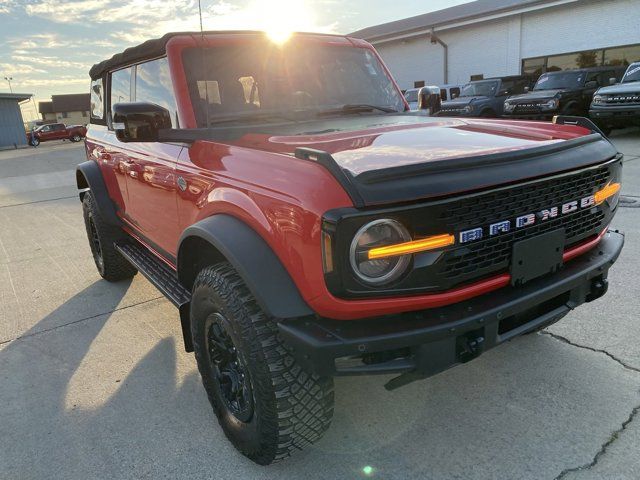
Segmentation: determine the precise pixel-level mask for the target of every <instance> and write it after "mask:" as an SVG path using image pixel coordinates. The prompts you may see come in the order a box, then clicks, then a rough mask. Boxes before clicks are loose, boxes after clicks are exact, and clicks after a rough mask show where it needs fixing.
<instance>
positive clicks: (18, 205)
mask: <svg viewBox="0 0 640 480" xmlns="http://www.w3.org/2000/svg"><path fill="white" fill-rule="evenodd" d="M77 197H78V195H69V196H68V197H58V198H47V199H46V200H34V201H33V202H23V203H12V204H11V205H0V208H11V207H21V206H23V205H33V204H34V203H46V202H55V201H58V200H67V199H69V198H77Z"/></svg>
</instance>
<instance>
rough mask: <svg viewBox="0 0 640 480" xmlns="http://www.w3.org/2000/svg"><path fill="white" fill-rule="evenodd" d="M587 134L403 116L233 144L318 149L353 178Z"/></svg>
mask: <svg viewBox="0 0 640 480" xmlns="http://www.w3.org/2000/svg"><path fill="white" fill-rule="evenodd" d="M407 119H409V121H410V122H411V123H407ZM588 133H590V132H589V131H588V130H586V129H584V128H581V127H573V126H559V125H553V124H551V123H541V122H514V121H505V120H484V119H482V120H480V119H478V120H458V119H443V118H429V117H407V116H403V121H402V122H398V123H395V124H391V125H384V126H379V125H378V126H373V127H372V128H366V129H362V128H359V129H357V130H345V131H340V132H336V133H327V134H319V135H318V134H312V135H305V134H303V135H295V136H279V135H262V134H259V135H258V134H249V135H246V136H244V137H242V138H241V139H239V140H237V141H235V142H233V143H234V144H236V145H238V146H243V147H248V148H253V149H260V150H265V151H270V152H277V153H285V154H292V153H293V152H294V151H295V149H296V148H297V147H309V148H314V149H318V150H323V151H325V152H328V153H331V154H332V156H333V158H334V159H335V160H336V162H337V163H338V164H339V165H340V166H341V167H342V168H343V169H345V170H347V171H348V172H349V173H351V175H353V176H357V175H360V174H361V173H364V172H370V171H375V170H380V169H385V168H390V167H402V166H407V165H414V164H423V163H430V162H435V161H441V160H447V159H460V158H465V157H478V156H483V155H489V154H495V153H501V152H509V151H516V150H522V149H527V148H532V147H538V146H542V145H548V144H552V143H557V142H561V141H563V140H569V139H572V138H576V137H580V136H584V135H587V134H588Z"/></svg>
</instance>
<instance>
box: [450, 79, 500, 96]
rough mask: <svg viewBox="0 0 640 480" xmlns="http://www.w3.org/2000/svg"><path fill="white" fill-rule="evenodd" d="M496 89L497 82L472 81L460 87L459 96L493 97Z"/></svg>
mask: <svg viewBox="0 0 640 480" xmlns="http://www.w3.org/2000/svg"><path fill="white" fill-rule="evenodd" d="M497 90H498V82H496V81H493V82H473V83H467V84H466V85H465V86H464V87H462V91H461V92H460V95H459V97H493V96H495V94H496V91H497Z"/></svg>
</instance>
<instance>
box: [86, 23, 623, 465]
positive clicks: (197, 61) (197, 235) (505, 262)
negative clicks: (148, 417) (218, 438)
mask: <svg viewBox="0 0 640 480" xmlns="http://www.w3.org/2000/svg"><path fill="white" fill-rule="evenodd" d="M90 75H91V78H92V85H91V95H92V115H91V125H90V127H89V131H88V133H87V140H86V149H87V157H88V161H87V162H85V163H83V164H81V165H79V167H78V170H77V183H78V188H79V189H80V198H81V200H82V204H83V211H84V218H85V223H86V227H87V235H88V238H89V242H90V245H91V250H92V252H93V256H94V258H95V263H96V265H97V268H98V270H99V272H100V274H101V275H102V276H103V277H104V278H105V279H107V280H109V281H117V280H121V279H124V278H128V277H131V276H133V275H135V273H136V271H140V272H141V273H142V274H143V275H145V276H146V277H147V278H148V279H149V280H150V281H151V282H153V283H154V284H155V286H157V288H158V289H159V290H160V291H161V292H162V293H164V294H165V295H166V297H167V298H168V299H169V300H170V301H171V302H173V303H174V304H175V305H176V306H177V307H178V309H179V312H180V319H181V324H182V332H183V336H184V342H185V346H186V349H187V350H188V351H192V350H193V351H195V356H196V360H197V363H198V368H199V370H200V373H201V375H202V380H203V383H204V387H205V389H206V391H207V393H208V395H209V400H210V401H211V404H212V406H213V409H214V411H215V413H216V415H217V416H218V419H219V421H220V424H221V426H222V428H223V430H224V432H225V433H226V435H227V437H228V438H229V439H230V440H231V441H232V442H233V444H234V445H235V446H236V447H237V448H238V449H239V450H240V451H241V452H243V453H244V454H245V455H247V456H248V457H249V458H251V459H252V460H254V461H255V462H257V463H260V464H268V463H271V462H273V461H275V460H279V459H282V458H285V457H287V456H288V455H289V454H291V453H292V452H293V451H295V450H298V449H302V448H304V447H305V446H307V445H309V444H310V443H313V442H314V441H316V440H318V439H319V438H320V437H321V436H322V434H323V433H324V432H325V430H326V429H327V428H328V427H329V424H330V421H331V418H332V414H333V380H332V377H334V376H336V375H362V374H397V375H398V376H396V377H395V378H393V379H391V380H390V381H389V382H388V383H387V388H389V389H393V388H397V387H400V386H402V385H404V384H406V383H408V382H411V381H414V380H418V379H421V378H426V377H428V376H430V375H434V374H436V373H438V372H441V371H443V370H445V369H447V368H449V367H451V366H454V365H456V364H460V363H464V362H467V361H469V360H472V359H473V358H475V357H477V356H478V355H480V354H481V353H482V352H484V351H486V350H488V349H490V348H492V347H494V346H497V345H499V344H501V343H503V342H505V341H508V340H510V339H512V338H514V337H515V336H518V335H520V334H524V333H528V332H532V331H536V330H537V329H540V328H543V327H545V326H547V325H549V324H551V323H552V322H554V321H557V320H558V319H560V318H561V317H562V316H564V315H565V314H566V313H567V312H569V311H570V310H571V309H573V308H576V307H577V306H578V305H580V304H582V303H584V302H589V301H592V300H595V299H597V298H599V297H600V296H602V295H603V294H604V293H605V292H606V290H607V274H608V271H609V268H610V267H611V265H612V264H613V263H614V261H615V260H616V259H617V258H618V255H619V253H620V250H621V249H622V245H623V240H624V238H623V236H622V235H621V234H619V233H616V232H611V231H609V230H608V226H609V224H610V222H611V220H612V218H613V216H614V214H615V212H616V210H617V205H618V195H619V190H620V181H621V180H620V175H621V168H622V156H621V155H620V154H619V153H618V152H617V151H616V149H615V148H614V147H613V146H612V144H611V143H610V142H609V141H608V140H606V139H605V138H603V137H602V136H601V135H600V134H598V133H594V131H595V129H594V127H593V125H592V124H590V123H589V122H588V121H587V120H582V119H573V120H571V121H572V122H573V123H576V124H575V125H563V124H562V123H563V120H562V119H559V120H558V122H557V123H556V124H552V123H548V124H545V123H528V122H509V121H506V120H487V119H476V120H474V119H448V118H441V117H439V118H432V117H427V116H425V115H424V114H423V113H422V112H409V111H408V105H407V103H406V101H405V100H404V98H403V97H402V94H401V93H400V90H399V89H398V87H397V85H396V83H395V82H394V80H393V79H392V77H391V75H390V74H389V71H388V70H387V69H386V67H385V66H384V64H383V63H382V61H381V60H380V58H379V56H378V55H377V53H376V52H375V50H374V49H373V48H372V47H371V45H369V44H368V43H366V42H364V41H362V40H356V39H353V38H348V37H343V36H333V35H319V34H297V35H294V36H292V37H291V38H290V39H289V40H288V42H286V43H284V44H282V45H278V44H274V43H272V42H271V41H270V40H269V39H268V38H267V36H265V35H264V34H263V33H260V32H217V33H216V32H209V33H203V34H201V33H193V34H190V33H179V34H168V35H165V36H164V37H162V38H160V39H157V40H150V41H148V42H145V43H143V44H142V45H140V46H137V47H134V48H130V49H127V50H125V51H124V52H122V53H121V54H118V55H115V56H114V57H113V58H111V59H109V60H106V61H104V62H102V63H99V64H97V65H94V66H93V68H92V69H91V71H90ZM581 125H582V126H581Z"/></svg>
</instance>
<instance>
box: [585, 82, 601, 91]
mask: <svg viewBox="0 0 640 480" xmlns="http://www.w3.org/2000/svg"><path fill="white" fill-rule="evenodd" d="M598 86H599V85H598V82H596V81H595V80H589V81H588V82H587V83H585V84H584V88H586V89H588V90H590V89H592V88H598Z"/></svg>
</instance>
